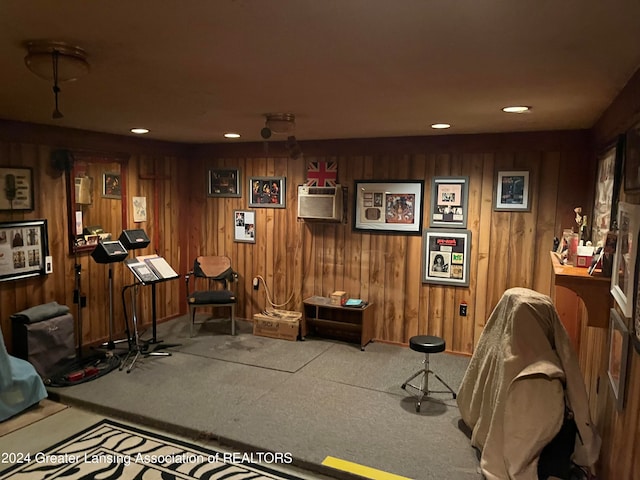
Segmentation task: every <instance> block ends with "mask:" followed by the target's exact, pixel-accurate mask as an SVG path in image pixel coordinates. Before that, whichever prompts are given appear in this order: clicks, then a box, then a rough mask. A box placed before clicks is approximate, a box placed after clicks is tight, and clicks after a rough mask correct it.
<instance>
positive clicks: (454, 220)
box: [429, 177, 469, 228]
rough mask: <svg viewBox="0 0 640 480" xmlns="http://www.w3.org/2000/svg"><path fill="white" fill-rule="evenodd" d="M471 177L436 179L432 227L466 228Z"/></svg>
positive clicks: (432, 186)
mask: <svg viewBox="0 0 640 480" xmlns="http://www.w3.org/2000/svg"><path fill="white" fill-rule="evenodd" d="M468 192H469V177H434V179H433V181H432V183H431V215H430V218H429V226H430V227H448V228H466V227H467V204H468Z"/></svg>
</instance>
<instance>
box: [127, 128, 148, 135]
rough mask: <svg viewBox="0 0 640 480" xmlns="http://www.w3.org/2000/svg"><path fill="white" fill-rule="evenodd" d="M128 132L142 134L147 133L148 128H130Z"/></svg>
mask: <svg viewBox="0 0 640 480" xmlns="http://www.w3.org/2000/svg"><path fill="white" fill-rule="evenodd" d="M130 132H131V133H135V134H136V135H144V134H145V133H149V129H148V128H132V129H131V130H130Z"/></svg>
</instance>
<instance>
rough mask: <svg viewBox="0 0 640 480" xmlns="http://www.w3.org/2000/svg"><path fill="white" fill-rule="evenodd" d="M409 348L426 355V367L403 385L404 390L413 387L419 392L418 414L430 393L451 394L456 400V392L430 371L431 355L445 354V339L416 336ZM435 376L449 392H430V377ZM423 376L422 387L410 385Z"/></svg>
mask: <svg viewBox="0 0 640 480" xmlns="http://www.w3.org/2000/svg"><path fill="white" fill-rule="evenodd" d="M409 347H410V348H411V350H415V351H416V352H421V353H424V360H423V361H422V363H424V366H423V367H422V368H421V369H420V370H418V371H417V372H416V373H414V374H413V375H411V376H410V377H409V378H407V379H406V380H405V382H404V383H403V384H402V389H403V390H406V389H407V387H411V388H413V389H415V390H416V391H417V395H416V412H419V411H420V403H421V402H422V400H424V397H428V396H429V394H430V393H451V395H453V398H456V392H454V391H453V389H452V388H451V387H450V386H449V385H447V383H446V382H445V381H444V380H442V379H441V378H440V377H439V376H438V374H437V373H435V372H434V371H433V370H430V369H429V354H430V353H440V352H444V350H445V347H446V343H445V341H444V339H443V338H440V337H434V336H433V335H416V336H415V337H411V338H410V339H409ZM430 374H431V375H434V376H435V377H436V378H437V379H438V380H439V381H440V383H441V384H442V385H444V386H445V387H446V388H447V390H429V375H430ZM419 375H421V378H420V385H412V384H411V383H409V382H410V381H411V380H413V379H414V378H416V377H417V376H419Z"/></svg>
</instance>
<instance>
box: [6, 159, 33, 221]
mask: <svg viewBox="0 0 640 480" xmlns="http://www.w3.org/2000/svg"><path fill="white" fill-rule="evenodd" d="M0 185H3V186H4V188H2V189H0V210H25V211H27V210H33V171H32V170H31V168H16V167H0Z"/></svg>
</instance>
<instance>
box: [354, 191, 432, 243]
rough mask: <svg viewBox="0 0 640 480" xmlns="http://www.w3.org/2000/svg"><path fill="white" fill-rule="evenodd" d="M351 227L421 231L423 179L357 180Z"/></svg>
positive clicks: (397, 231) (410, 232) (393, 231)
mask: <svg viewBox="0 0 640 480" xmlns="http://www.w3.org/2000/svg"><path fill="white" fill-rule="evenodd" d="M354 191H355V195H354V201H355V207H354V215H353V229H354V230H361V231H367V232H372V233H400V234H405V235H420V234H421V233H422V210H423V208H422V202H423V197H424V181H422V180H417V181H416V180H387V181H384V182H383V181H372V180H356V181H355V190H354Z"/></svg>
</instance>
